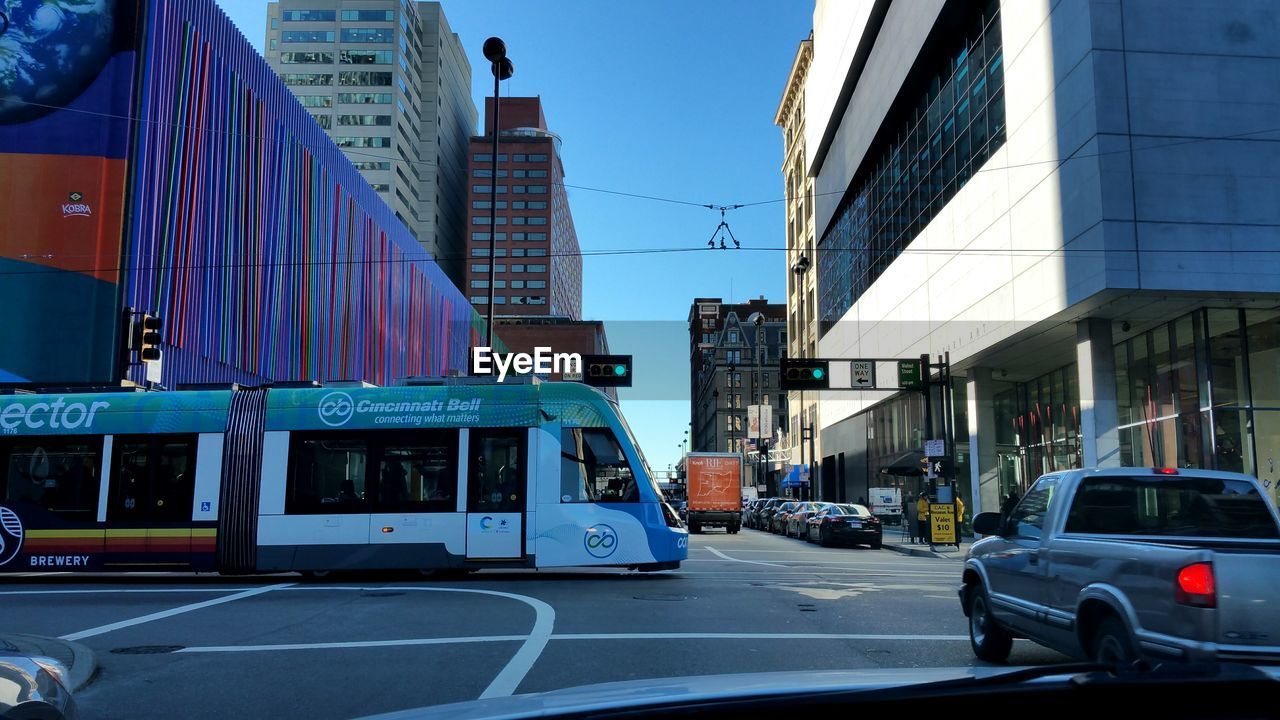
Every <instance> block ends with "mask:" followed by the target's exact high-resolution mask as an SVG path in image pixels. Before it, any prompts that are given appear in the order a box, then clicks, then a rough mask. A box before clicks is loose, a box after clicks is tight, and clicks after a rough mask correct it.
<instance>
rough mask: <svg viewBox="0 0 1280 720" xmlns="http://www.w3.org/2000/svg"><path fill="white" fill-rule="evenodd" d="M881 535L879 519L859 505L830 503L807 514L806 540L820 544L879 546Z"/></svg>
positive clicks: (873, 548)
mask: <svg viewBox="0 0 1280 720" xmlns="http://www.w3.org/2000/svg"><path fill="white" fill-rule="evenodd" d="M882 537H883V528H882V527H881V525H880V519H879V518H877V517H876V516H874V515H872V514H871V511H870V510H868V509H867V508H866V507H864V506H862V505H832V506H830V507H828V508H825V509H823V510H822V511H820V512H818V513H817V514H815V515H814V516H813V517H811V518H809V541H810V542H816V543H818V544H819V545H821V546H823V547H831V546H832V545H839V544H848V545H870V546H871V549H872V550H879V549H880V543H881V538H882Z"/></svg>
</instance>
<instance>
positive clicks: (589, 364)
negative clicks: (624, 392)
mask: <svg viewBox="0 0 1280 720" xmlns="http://www.w3.org/2000/svg"><path fill="white" fill-rule="evenodd" d="M582 366H583V373H582V376H583V381H584V382H586V384H588V385H592V386H594V387H631V356H630V355H583V356H582Z"/></svg>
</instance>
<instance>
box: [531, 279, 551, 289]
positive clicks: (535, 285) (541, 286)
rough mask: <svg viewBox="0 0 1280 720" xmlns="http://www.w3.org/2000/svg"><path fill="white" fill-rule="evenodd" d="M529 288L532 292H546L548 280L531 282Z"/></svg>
mask: <svg viewBox="0 0 1280 720" xmlns="http://www.w3.org/2000/svg"><path fill="white" fill-rule="evenodd" d="M527 286H528V288H529V289H530V290H545V289H546V288H547V281H546V280H529V281H528V282H527Z"/></svg>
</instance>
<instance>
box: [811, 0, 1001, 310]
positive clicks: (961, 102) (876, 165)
mask: <svg viewBox="0 0 1280 720" xmlns="http://www.w3.org/2000/svg"><path fill="white" fill-rule="evenodd" d="M973 7H974V8H975V11H974V18H973V22H971V23H969V26H970V27H971V28H972V29H971V31H970V32H969V34H968V36H967V37H957V38H956V46H955V49H954V51H952V52H950V53H949V56H948V57H946V59H945V60H944V61H942V62H940V63H939V67H938V70H937V72H936V74H935V75H934V76H933V77H932V79H931V81H930V82H929V83H928V85H927V87H924V88H922V89H920V90H912V89H904V90H903V91H902V93H901V94H900V97H899V98H898V102H897V103H896V105H897V106H900V107H901V108H902V109H901V110H900V111H895V114H894V115H892V116H890V117H889V118H886V120H885V123H884V125H883V126H882V127H881V130H880V133H879V136H880V137H883V138H886V140H884V141H882V142H880V143H877V144H875V145H873V146H872V147H871V148H870V150H869V151H868V153H867V157H868V158H869V160H868V162H867V163H865V164H864V166H863V169H862V171H860V172H859V173H858V174H857V175H856V176H855V177H854V178H853V179H852V181H851V182H850V184H849V192H848V193H847V195H846V199H845V200H844V201H843V202H842V203H841V204H840V206H839V208H838V209H837V211H836V213H835V215H834V217H833V218H832V220H831V224H830V226H829V227H828V229H827V230H826V232H825V234H824V235H823V236H822V239H821V241H820V242H819V244H818V245H819V249H820V250H822V251H825V252H821V251H820V252H818V253H817V256H818V278H819V279H820V282H819V297H818V305H819V312H818V316H819V318H820V319H821V321H822V322H823V323H825V324H828V325H829V324H830V323H833V322H835V321H837V320H839V319H840V317H841V316H843V315H844V313H845V312H847V311H848V309H849V308H850V307H852V305H853V303H855V302H856V301H857V299H858V298H859V297H861V296H862V294H863V293H864V292H866V290H867V288H869V287H870V286H871V284H872V283H873V282H875V280H876V279H877V278H878V277H880V275H881V274H882V273H883V272H884V271H885V269H886V268H887V267H888V266H889V264H890V263H892V262H893V260H894V259H895V258H896V257H897V256H898V255H899V254H900V253H901V252H902V250H903V249H904V248H905V247H906V246H907V245H908V244H909V243H910V242H911V241H912V240H913V239H915V238H916V237H917V236H918V235H919V234H920V232H921V231H922V230H923V229H924V228H925V226H927V225H928V224H929V222H930V221H931V220H932V219H933V218H934V217H935V216H936V215H937V214H938V213H939V212H940V211H941V210H942V208H943V206H944V205H945V204H946V203H947V202H948V201H949V200H950V199H951V198H952V197H954V196H955V194H956V193H957V192H959V190H960V188H961V187H963V186H964V185H965V183H966V182H968V180H969V178H970V177H972V176H973V173H974V172H977V170H978V169H979V168H981V167H982V165H983V164H984V163H985V162H986V160H987V158H989V157H990V156H991V155H992V153H994V152H995V151H996V150H997V149H999V148H1000V147H1001V146H1002V145H1003V144H1004V141H1005V109H1004V54H1003V49H1002V47H1001V43H1000V19H999V7H998V4H997V3H995V2H990V3H983V4H974V6H973ZM913 92H914V93H918V97H916V96H913V95H908V93H913Z"/></svg>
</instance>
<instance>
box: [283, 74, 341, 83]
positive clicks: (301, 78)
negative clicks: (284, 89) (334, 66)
mask: <svg viewBox="0 0 1280 720" xmlns="http://www.w3.org/2000/svg"><path fill="white" fill-rule="evenodd" d="M280 79H281V80H284V84H285V85H332V84H333V73H284V74H282V75H281V76H280Z"/></svg>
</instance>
